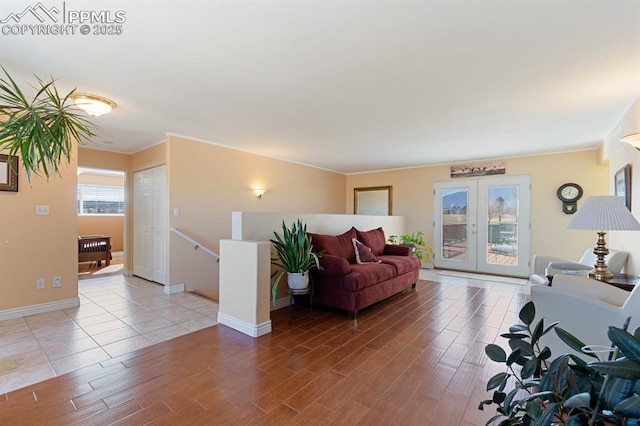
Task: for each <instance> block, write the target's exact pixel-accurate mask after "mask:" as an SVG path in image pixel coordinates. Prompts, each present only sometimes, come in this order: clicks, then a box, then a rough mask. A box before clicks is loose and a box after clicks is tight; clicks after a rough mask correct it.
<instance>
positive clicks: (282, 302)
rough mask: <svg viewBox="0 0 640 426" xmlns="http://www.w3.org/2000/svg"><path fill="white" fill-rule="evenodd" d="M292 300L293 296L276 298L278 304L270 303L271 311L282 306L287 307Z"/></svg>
mask: <svg viewBox="0 0 640 426" xmlns="http://www.w3.org/2000/svg"><path fill="white" fill-rule="evenodd" d="M290 302H291V298H290V297H283V298H282V299H276V304H275V305H274V304H273V303H270V304H269V306H270V309H269V310H270V311H275V310H276V309H282V308H286V307H287V306H289V304H290ZM294 303H295V301H294Z"/></svg>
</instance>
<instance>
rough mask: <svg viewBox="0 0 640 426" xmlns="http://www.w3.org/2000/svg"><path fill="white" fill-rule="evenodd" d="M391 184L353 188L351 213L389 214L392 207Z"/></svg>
mask: <svg viewBox="0 0 640 426" xmlns="http://www.w3.org/2000/svg"><path fill="white" fill-rule="evenodd" d="M392 200H393V187H392V186H371V187H368V188H354V189H353V213H354V214H368V215H379V216H391V215H392V207H393V201H392Z"/></svg>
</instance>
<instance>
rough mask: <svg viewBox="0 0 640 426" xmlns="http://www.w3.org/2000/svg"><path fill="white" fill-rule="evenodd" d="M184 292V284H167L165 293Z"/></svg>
mask: <svg viewBox="0 0 640 426" xmlns="http://www.w3.org/2000/svg"><path fill="white" fill-rule="evenodd" d="M175 293H184V284H176V285H165V286H164V294H175Z"/></svg>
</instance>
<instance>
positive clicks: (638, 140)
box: [618, 132, 640, 151]
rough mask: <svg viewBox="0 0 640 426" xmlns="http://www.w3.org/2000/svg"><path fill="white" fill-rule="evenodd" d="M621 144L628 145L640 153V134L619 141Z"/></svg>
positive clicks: (630, 135)
mask: <svg viewBox="0 0 640 426" xmlns="http://www.w3.org/2000/svg"><path fill="white" fill-rule="evenodd" d="M618 140H619V141H620V142H624V143H628V144H629V145H631V146H633V147H634V148H635V149H637V150H639V151H640V132H637V133H631V134H628V135H625V136H623V137H621V138H620V139H618Z"/></svg>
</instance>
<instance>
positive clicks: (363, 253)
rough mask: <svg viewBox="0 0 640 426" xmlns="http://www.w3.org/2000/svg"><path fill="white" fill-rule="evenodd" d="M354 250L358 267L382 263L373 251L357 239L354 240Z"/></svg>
mask: <svg viewBox="0 0 640 426" xmlns="http://www.w3.org/2000/svg"><path fill="white" fill-rule="evenodd" d="M351 241H353V248H354V249H355V254H356V263H357V264H358V265H362V264H364V263H380V262H382V260H379V259H378V258H377V257H376V256H375V255H374V254H373V253H372V252H371V249H370V248H369V247H367V246H365V245H364V244H362V243H361V242H360V241H358V240H356V239H355V238H354V239H353V240H351Z"/></svg>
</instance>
